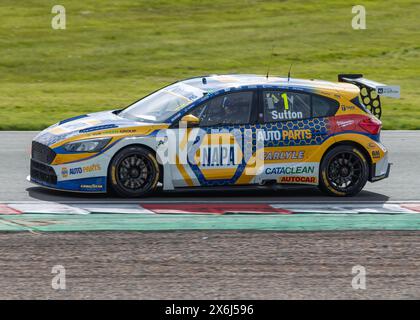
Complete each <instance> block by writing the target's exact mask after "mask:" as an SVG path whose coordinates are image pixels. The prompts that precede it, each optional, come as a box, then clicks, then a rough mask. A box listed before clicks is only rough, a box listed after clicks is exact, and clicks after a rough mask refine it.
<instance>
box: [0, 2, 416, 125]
mask: <svg viewBox="0 0 420 320" xmlns="http://www.w3.org/2000/svg"><path fill="white" fill-rule="evenodd" d="M55 4H62V5H64V6H65V8H66V11H67V29H66V30H53V29H52V28H51V18H52V17H53V16H54V14H52V13H51V8H52V6H53V5H55ZM363 4H364V5H365V7H366V10H367V30H353V29H352V28H351V19H352V17H353V14H352V13H351V7H352V4H351V3H349V2H348V1H336V0H334V1H307V2H306V1H305V2H303V1H302V2H301V1H279V0H276V1H253V0H235V1H231V0H228V1H227V0H223V1H216V0H209V1H199V0H177V1H163V0H160V1H155V0H154V1H149V0H147V1H128V0H118V1H108V0H83V1H75V0H72V1H68V0H65V1H58V2H57V1H55V0H54V1H49V0H47V1H39V0H38V1H35V0H24V1H23V0H2V1H1V2H0V98H1V99H0V129H2V130H11V129H14V130H29V129H31V130H37V129H42V128H44V127H46V126H48V125H50V124H52V123H54V122H56V121H57V120H59V119H63V118H66V117H70V116H74V115H77V114H81V113H85V112H93V111H99V110H105V109H110V108H119V107H124V106H126V105H128V104H129V103H131V102H132V101H134V100H137V99H138V98H140V97H142V96H144V95H145V94H147V93H148V92H150V91H151V90H154V89H156V88H159V87H161V86H163V85H165V84H168V83H170V82H173V81H175V80H178V79H182V78H185V77H190V76H195V75H203V74H209V73H258V74H264V73H265V72H266V71H267V64H268V61H269V57H270V52H271V48H272V46H273V44H274V45H275V49H274V57H273V59H272V62H271V73H272V74H273V75H285V74H287V70H288V68H289V65H290V63H292V62H293V70H292V76H293V77H300V78H318V79H325V80H332V81H335V80H336V77H337V74H338V73H350V72H353V73H359V72H360V73H363V74H364V75H365V76H366V77H367V78H370V79H373V80H377V81H380V82H384V83H388V84H397V85H400V86H401V93H402V97H401V99H400V100H394V99H389V98H388V99H384V100H383V104H384V116H383V122H384V127H385V128H386V129H420V94H419V89H418V88H420V61H419V49H420V24H419V16H418V13H419V12H420V3H419V1H414V0H400V1H398V2H395V1H363Z"/></svg>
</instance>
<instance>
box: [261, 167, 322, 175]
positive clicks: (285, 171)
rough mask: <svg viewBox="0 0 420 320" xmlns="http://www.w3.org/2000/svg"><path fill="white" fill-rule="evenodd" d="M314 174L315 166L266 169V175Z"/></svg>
mask: <svg viewBox="0 0 420 320" xmlns="http://www.w3.org/2000/svg"><path fill="white" fill-rule="evenodd" d="M314 172H315V167H314V166H294V167H274V168H266V169H265V173H266V174H279V175H296V174H311V173H312V174H313V173H314Z"/></svg>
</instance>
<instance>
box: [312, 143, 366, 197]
mask: <svg viewBox="0 0 420 320" xmlns="http://www.w3.org/2000/svg"><path fill="white" fill-rule="evenodd" d="M368 176H369V165H368V163H367V160H366V158H365V156H364V155H363V154H362V153H361V152H360V151H359V150H358V149H357V148H356V147H353V146H338V147H335V148H334V149H332V150H330V151H328V152H327V153H326V155H325V156H324V158H323V160H322V162H321V166H320V173H319V188H320V189H321V190H322V191H323V192H325V193H327V194H329V195H333V196H354V195H356V194H357V193H359V192H360V191H361V190H362V189H363V187H364V186H365V184H366V182H367V180H368Z"/></svg>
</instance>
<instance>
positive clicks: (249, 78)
mask: <svg viewBox="0 0 420 320" xmlns="http://www.w3.org/2000/svg"><path fill="white" fill-rule="evenodd" d="M182 82H183V83H185V84H188V85H191V86H194V87H196V88H199V89H201V90H204V91H215V90H221V89H228V88H234V87H240V86H258V85H259V86H264V85H265V86H281V87H301V88H308V89H321V90H322V89H324V90H336V91H348V92H352V93H355V92H356V91H357V92H358V90H359V88H358V87H357V86H355V85H353V84H349V83H343V82H329V81H323V80H315V79H310V80H304V79H295V78H290V80H288V79H287V78H281V77H270V76H269V77H268V78H267V77H266V76H262V75H253V74H228V75H209V76H203V77H196V78H190V79H186V80H183V81H182Z"/></svg>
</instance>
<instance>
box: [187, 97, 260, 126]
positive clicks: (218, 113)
mask: <svg viewBox="0 0 420 320" xmlns="http://www.w3.org/2000/svg"><path fill="white" fill-rule="evenodd" d="M252 97H253V92H252V91H244V92H235V93H229V94H225V95H222V96H218V97H215V98H213V99H211V100H210V101H207V102H206V103H204V104H202V105H200V106H198V107H197V108H195V109H194V110H193V111H192V112H191V114H192V115H194V116H196V117H198V118H199V119H200V126H203V127H205V126H216V125H228V124H247V123H249V121H250V117H251V110H252Z"/></svg>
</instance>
